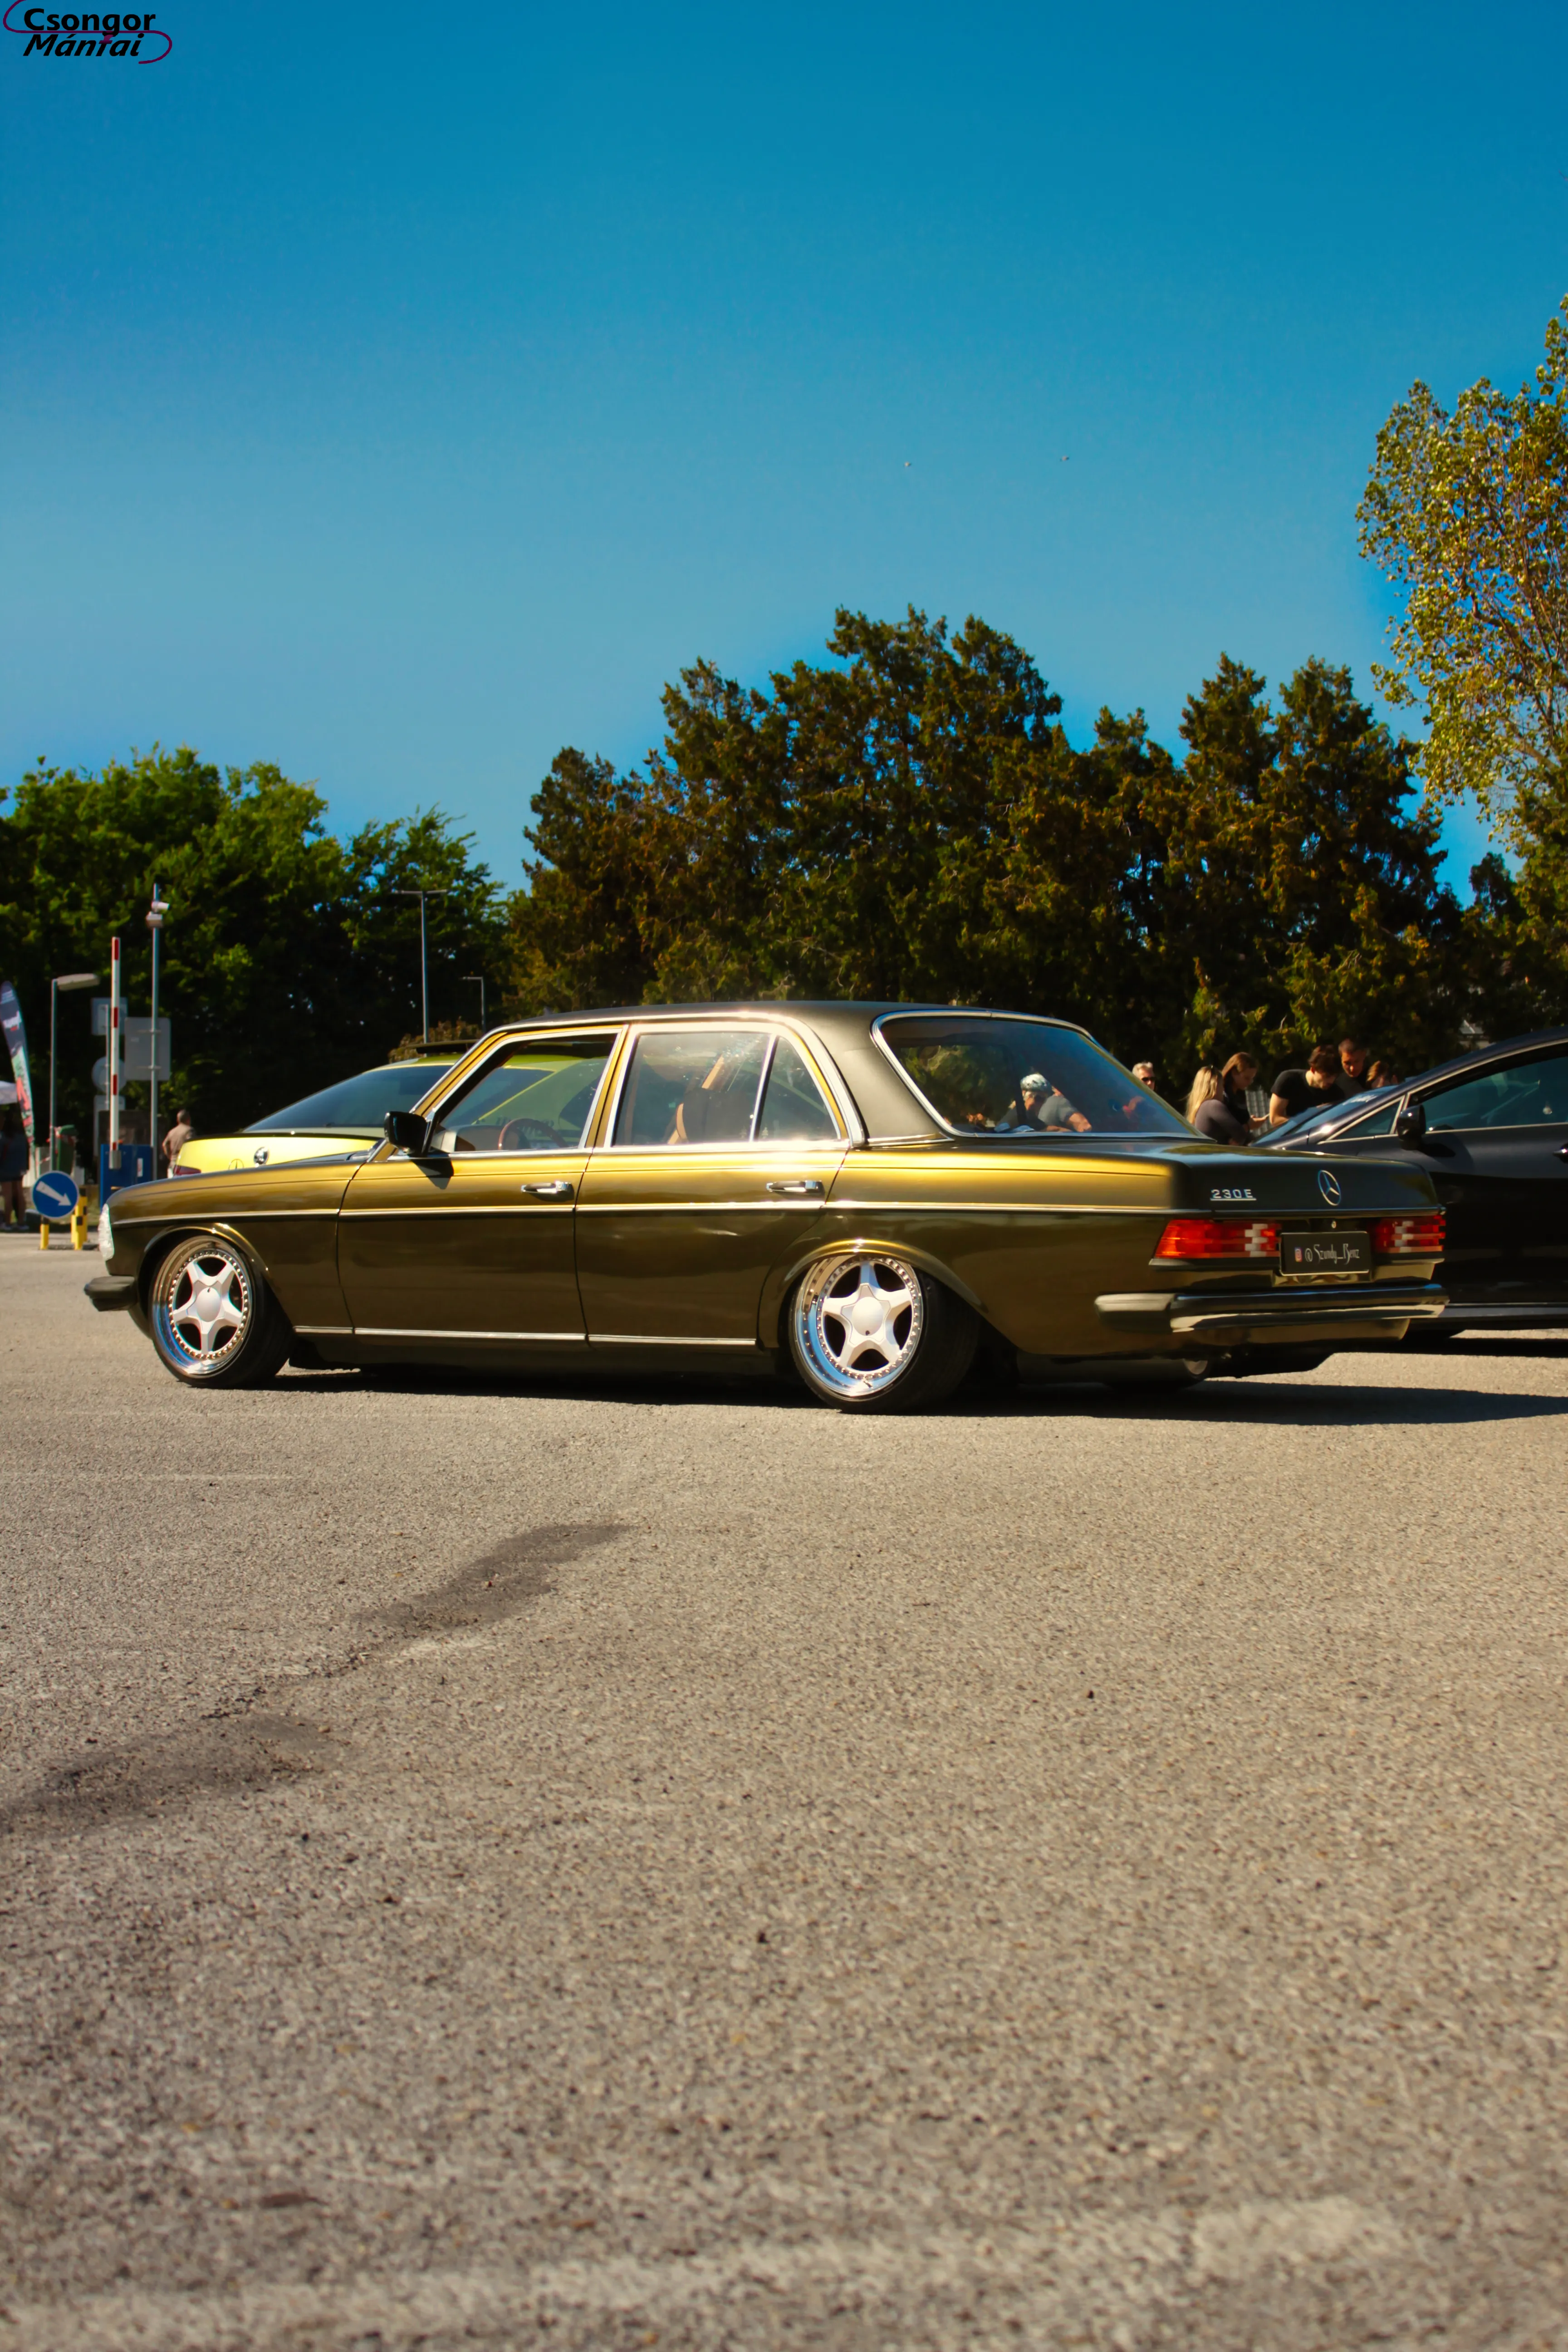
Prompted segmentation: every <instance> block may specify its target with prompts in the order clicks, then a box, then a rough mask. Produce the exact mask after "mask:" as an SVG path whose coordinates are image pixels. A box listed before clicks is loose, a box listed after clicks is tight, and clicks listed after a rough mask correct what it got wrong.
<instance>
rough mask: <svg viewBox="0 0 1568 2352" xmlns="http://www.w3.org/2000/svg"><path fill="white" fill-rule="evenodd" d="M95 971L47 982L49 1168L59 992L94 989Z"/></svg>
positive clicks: (52, 1144) (60, 975) (69, 973)
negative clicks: (64, 989) (72, 989)
mask: <svg viewBox="0 0 1568 2352" xmlns="http://www.w3.org/2000/svg"><path fill="white" fill-rule="evenodd" d="M97 986H98V974H97V972H95V971H61V972H57V973H56V974H55V977H54V979H53V980H51V981H50V982H49V1168H50V1171H51V1172H52V1171H53V1169H54V1164H55V1048H56V1045H57V1043H58V1035H59V992H60V990H61V989H62V988H96V987H97Z"/></svg>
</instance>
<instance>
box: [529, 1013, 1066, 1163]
mask: <svg viewBox="0 0 1568 2352" xmlns="http://www.w3.org/2000/svg"><path fill="white" fill-rule="evenodd" d="M889 1013H933V1014H938V1015H960V1016H961V1015H963V1014H964V1013H968V1014H970V1015H972V1016H973V1017H974V1018H977V1019H983V1018H991V1019H995V1018H1002V1019H1005V1020H1015V1021H1032V1022H1037V1023H1040V1024H1044V1025H1047V1026H1048V1027H1050V1028H1053V1029H1068V1030H1071V1031H1073V1032H1074V1033H1075V1034H1077V1035H1079V1036H1087V1035H1088V1034H1089V1033H1088V1031H1087V1030H1085V1029H1084V1028H1083V1027H1082V1026H1081V1024H1079V1022H1076V1021H1063V1020H1060V1019H1056V1018H1053V1016H1052V1015H1050V1014H1048V1013H1007V1012H1003V1011H1002V1010H1001V1008H999V1007H996V1006H993V1005H985V1004H920V1003H904V1002H902V1001H901V1000H900V999H899V998H898V997H866V998H858V997H854V998H847V997H776V996H774V997H737V998H731V999H729V1000H727V1001H716V1002H714V1003H701V1004H596V1005H586V1006H584V1007H583V1008H582V1009H581V1010H580V1011H574V1012H569V1013H535V1014H532V1015H531V1017H530V1018H529V1019H527V1020H524V1021H507V1022H503V1023H500V1024H497V1028H496V1031H495V1033H494V1034H496V1035H497V1036H498V1037H505V1036H514V1037H515V1036H518V1035H526V1034H529V1033H530V1032H532V1031H535V1030H544V1029H554V1030H560V1029H562V1028H564V1027H566V1026H568V1025H573V1026H575V1025H576V1024H579V1023H582V1024H585V1025H592V1024H594V1023H595V1022H599V1021H688V1020H689V1021H711V1020H714V1019H720V1020H726V1021H738V1020H748V1021H779V1020H784V1021H796V1022H799V1023H800V1024H801V1025H802V1027H803V1028H806V1029H809V1030H811V1031H814V1032H815V1033H816V1035H817V1036H818V1037H819V1038H820V1039H821V1042H822V1044H823V1045H824V1046H826V1049H827V1051H828V1052H829V1054H831V1055H832V1057H833V1060H834V1062H835V1064H836V1065H837V1069H838V1073H839V1076H841V1077H842V1079H843V1081H844V1083H845V1085H846V1086H847V1087H848V1089H849V1092H850V1094H851V1095H852V1096H853V1097H854V1101H855V1107H856V1108H857V1109H858V1112H859V1114H860V1117H861V1118H862V1120H863V1121H864V1123H865V1128H866V1132H867V1134H868V1136H869V1137H870V1138H871V1139H873V1140H874V1141H877V1142H890V1141H894V1140H897V1139H900V1138H904V1137H910V1138H913V1137H926V1136H931V1137H938V1136H940V1137H944V1138H945V1137H950V1136H951V1129H947V1128H944V1127H942V1125H941V1124H940V1123H939V1122H938V1121H937V1120H936V1119H934V1118H931V1116H930V1114H929V1113H928V1112H927V1110H926V1109H925V1108H924V1106H923V1105H922V1104H921V1102H920V1101H919V1099H918V1098H917V1097H916V1096H915V1094H914V1093H913V1091H912V1090H911V1088H910V1087H909V1086H908V1085H906V1083H905V1082H904V1079H903V1076H902V1075H901V1074H900V1071H899V1069H898V1067H897V1066H896V1064H895V1063H894V1061H893V1059H892V1057H891V1055H888V1054H885V1053H883V1052H881V1051H880V1050H879V1047H878V1046H877V1045H876V1043H875V1041H874V1040H873V1038H872V1035H871V1029H872V1024H874V1023H875V1022H877V1021H879V1020H880V1019H881V1018H882V1017H883V1016H884V1015H885V1014H889Z"/></svg>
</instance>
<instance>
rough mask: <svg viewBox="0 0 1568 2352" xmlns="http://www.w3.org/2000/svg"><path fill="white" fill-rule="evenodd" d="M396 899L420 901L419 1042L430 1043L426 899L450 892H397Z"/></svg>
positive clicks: (447, 896) (440, 896)
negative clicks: (415, 899)
mask: <svg viewBox="0 0 1568 2352" xmlns="http://www.w3.org/2000/svg"><path fill="white" fill-rule="evenodd" d="M392 895H393V897H394V898H417V899H418V901H419V1019H420V1023H421V1028H420V1036H419V1042H420V1044H421V1045H428V1044H429V1043H430V966H429V961H428V959H427V957H426V948H425V901H426V898H450V897H451V895H452V894H451V892H450V890H395V891H394V892H393V894H392Z"/></svg>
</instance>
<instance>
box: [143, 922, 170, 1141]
mask: <svg viewBox="0 0 1568 2352" xmlns="http://www.w3.org/2000/svg"><path fill="white" fill-rule="evenodd" d="M168 911H169V902H168V900H167V898H159V896H158V885H157V883H156V882H154V883H153V903H152V905H151V906H150V907H149V908H148V909H147V929H149V930H150V931H151V932H152V934H153V1053H152V1067H151V1069H150V1071H149V1073H148V1078H147V1140H148V1141H149V1143H151V1145H152V1147H153V1175H154V1176H156V1174H157V1173H158V941H159V940H160V939H161V938H162V937H163V918H164V916H165V915H166V914H167V913H168Z"/></svg>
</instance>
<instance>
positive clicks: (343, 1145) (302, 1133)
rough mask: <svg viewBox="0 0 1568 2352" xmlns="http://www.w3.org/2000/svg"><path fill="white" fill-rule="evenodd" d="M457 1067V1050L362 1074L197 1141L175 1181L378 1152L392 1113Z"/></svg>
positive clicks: (185, 1151) (183, 1154) (185, 1150)
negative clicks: (329, 1154) (327, 1154)
mask: <svg viewBox="0 0 1568 2352" xmlns="http://www.w3.org/2000/svg"><path fill="white" fill-rule="evenodd" d="M451 1066H452V1050H451V1048H450V1047H449V1046H448V1047H447V1049H446V1050H445V1051H441V1050H439V1049H436V1050H434V1051H432V1052H429V1053H422V1054H419V1055H416V1056H415V1057H414V1058H413V1059H412V1060H410V1061H406V1062H386V1063H384V1064H383V1065H382V1066H381V1068H380V1069H377V1070H360V1071H358V1072H356V1074H355V1075H354V1076H353V1077H352V1078H343V1079H342V1080H340V1082H339V1084H338V1085H336V1086H335V1087H322V1088H321V1092H320V1093H319V1094H313V1095H306V1096H305V1097H303V1099H302V1100H301V1101H300V1102H297V1103H289V1104H287V1105H286V1106H285V1108H283V1109H282V1110H275V1111H274V1112H273V1113H272V1114H271V1116H270V1117H269V1118H258V1120H257V1122H256V1124H255V1126H254V1127H246V1128H241V1129H238V1131H237V1133H235V1134H233V1135H200V1136H193V1137H192V1139H191V1140H190V1141H189V1142H188V1143H185V1144H182V1146H181V1147H180V1157H179V1159H178V1160H177V1161H176V1163H175V1165H174V1168H173V1169H172V1170H171V1171H170V1173H171V1174H172V1175H174V1176H211V1175H213V1174H214V1173H216V1171H217V1170H219V1169H221V1168H279V1167H281V1166H283V1165H284V1163H285V1162H287V1161H288V1160H319V1159H320V1158H321V1154H322V1152H323V1151H333V1150H344V1149H346V1150H353V1149H354V1148H355V1146H357V1145H363V1146H364V1147H365V1148H366V1149H367V1150H374V1146H375V1145H376V1144H377V1143H378V1142H379V1141H380V1140H381V1138H382V1135H383V1133H384V1121H385V1118H386V1114H387V1112H388V1111H389V1110H408V1109H411V1108H413V1106H414V1104H416V1102H420V1101H422V1100H423V1099H424V1097H425V1096H426V1095H427V1094H428V1093H429V1091H430V1089H431V1087H433V1086H434V1085H435V1083H436V1081H437V1078H438V1077H441V1076H445V1074H446V1072H447V1070H449V1069H450V1068H451Z"/></svg>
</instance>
